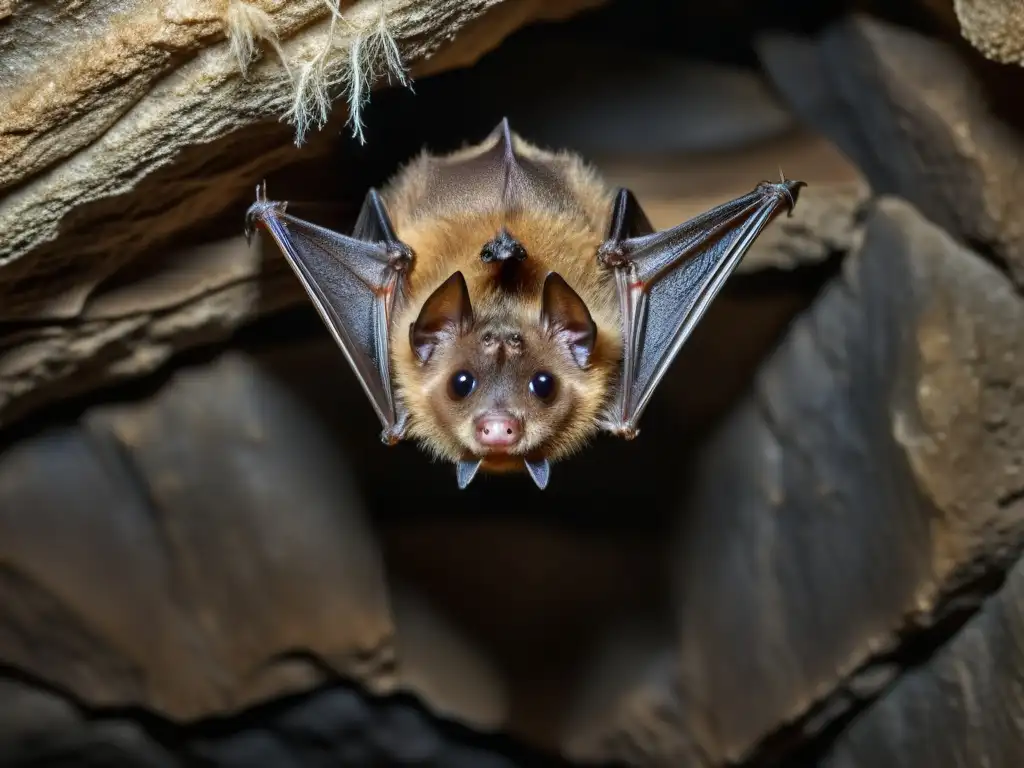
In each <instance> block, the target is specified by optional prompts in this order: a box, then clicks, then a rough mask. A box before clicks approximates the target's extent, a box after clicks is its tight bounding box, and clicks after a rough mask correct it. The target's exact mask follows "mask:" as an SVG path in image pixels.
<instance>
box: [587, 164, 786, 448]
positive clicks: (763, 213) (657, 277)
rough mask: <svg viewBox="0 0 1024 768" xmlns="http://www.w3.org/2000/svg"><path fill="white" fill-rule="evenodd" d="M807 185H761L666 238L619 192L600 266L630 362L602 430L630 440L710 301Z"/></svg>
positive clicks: (625, 364)
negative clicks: (608, 279)
mask: <svg viewBox="0 0 1024 768" xmlns="http://www.w3.org/2000/svg"><path fill="white" fill-rule="evenodd" d="M803 186H805V185H804V183H803V182H801V181H785V180H783V181H781V182H779V183H777V184H771V183H769V182H762V183H760V184H758V186H757V188H756V189H755V190H754V191H753V192H751V193H750V194H747V195H743V196H742V197H738V198H736V199H735V200H730V201H729V202H727V203H723V204H722V205H719V206H717V207H715V208H712V209H711V210H710V211H708V212H706V213H703V214H701V215H700V216H697V217H695V218H693V219H691V220H690V221H687V222H685V223H683V224H680V225H679V226H677V227H673V228H672V229H667V230H664V231H662V232H654V231H652V228H651V225H650V222H649V221H648V219H647V216H646V215H645V214H644V212H643V210H642V209H641V208H640V205H639V204H638V203H637V201H636V199H635V198H634V197H633V195H632V193H630V192H629V191H628V190H625V189H622V190H619V193H618V196H617V197H616V200H615V206H614V208H613V211H612V222H611V227H610V231H609V235H608V240H607V241H605V243H604V244H603V245H602V246H601V249H600V252H599V259H600V262H601V263H602V264H603V265H604V266H605V267H607V268H609V269H612V270H613V271H614V273H615V284H616V289H617V291H618V295H619V307H620V309H621V316H622V333H623V341H624V356H623V364H622V370H621V373H620V379H619V384H618V388H617V392H616V397H615V399H614V401H613V403H612V406H611V408H610V410H609V412H608V414H607V415H606V417H605V420H604V424H603V426H604V428H605V429H607V430H608V431H610V432H612V433H614V434H617V435H620V436H622V437H625V438H627V439H631V438H633V437H635V436H636V434H637V433H638V431H639V428H638V423H639V421H640V417H641V415H642V414H643V411H644V408H645V407H646V406H647V403H648V401H649V400H650V398H651V395H652V394H654V391H655V389H657V387H658V384H659V383H660V382H661V380H662V377H663V376H664V375H665V372H666V371H667V370H668V368H669V366H670V365H671V364H672V361H673V360H674V359H675V357H676V355H677V354H679V350H680V349H681V348H682V346H683V344H684V343H685V341H686V339H687V338H688V337H689V335H690V334H691V333H692V332H693V329H694V327H695V326H696V325H697V323H698V322H699V321H700V319H701V317H703V315H704V313H705V312H706V311H707V309H708V306H709V305H710V304H711V301H712V300H713V299H714V298H715V296H716V295H717V294H718V292H719V291H720V290H721V288H722V285H723V284H724V283H725V281H726V279H728V277H729V275H730V274H731V273H732V271H733V270H734V269H735V268H736V266H737V265H738V264H739V262H740V260H741V259H742V258H743V255H744V254H745V253H746V252H747V250H748V249H749V248H750V246H751V244H752V243H753V242H754V240H756V239H757V236H758V235H759V234H760V233H761V231H762V230H763V229H764V228H765V226H766V225H767V224H768V223H769V222H770V221H771V220H772V219H773V218H775V216H777V215H778V214H779V213H781V212H782V211H783V210H788V211H792V209H793V207H794V206H795V205H796V199H797V195H798V193H799V191H800V188H801V187H803Z"/></svg>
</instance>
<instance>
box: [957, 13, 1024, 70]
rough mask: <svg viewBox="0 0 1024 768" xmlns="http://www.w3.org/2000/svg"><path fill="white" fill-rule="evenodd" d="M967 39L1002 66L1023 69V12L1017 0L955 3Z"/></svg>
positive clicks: (958, 18) (961, 27)
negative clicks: (1018, 66) (1012, 65)
mask: <svg viewBox="0 0 1024 768" xmlns="http://www.w3.org/2000/svg"><path fill="white" fill-rule="evenodd" d="M953 8H954V9H955V11H956V17H957V20H958V21H959V22H960V29H961V31H962V33H963V36H964V38H965V39H967V40H968V41H969V42H970V43H971V45H973V46H974V47H975V48H977V49H978V50H979V51H981V52H982V53H983V54H984V55H985V56H987V57H988V58H990V59H992V60H993V61H998V62H1000V63H1003V64H1020V65H1024V8H1022V7H1021V5H1020V3H1016V2H1014V0H953Z"/></svg>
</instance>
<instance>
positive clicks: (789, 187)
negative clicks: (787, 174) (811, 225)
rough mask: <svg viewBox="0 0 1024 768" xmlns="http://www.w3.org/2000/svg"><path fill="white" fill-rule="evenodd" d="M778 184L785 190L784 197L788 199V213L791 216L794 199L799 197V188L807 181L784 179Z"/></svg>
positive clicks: (794, 206)
mask: <svg viewBox="0 0 1024 768" xmlns="http://www.w3.org/2000/svg"><path fill="white" fill-rule="evenodd" d="M779 186H780V187H781V188H782V190H783V191H784V192H785V194H786V199H787V200H789V215H790V216H792V215H793V209H794V208H796V201H797V199H798V198H799V197H800V190H801V189H803V188H804V187H806V186H807V183H806V182H803V181H797V180H796V179H786V180H784V181H782V182H781V183H780V184H779Z"/></svg>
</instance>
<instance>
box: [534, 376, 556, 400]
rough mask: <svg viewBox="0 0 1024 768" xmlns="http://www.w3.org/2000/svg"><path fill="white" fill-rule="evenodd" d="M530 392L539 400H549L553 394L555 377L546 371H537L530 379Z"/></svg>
mask: <svg viewBox="0 0 1024 768" xmlns="http://www.w3.org/2000/svg"><path fill="white" fill-rule="evenodd" d="M530 391H531V392H532V393H533V394H534V395H536V396H537V397H539V398H540V399H541V400H550V399H551V396H552V395H554V394H555V377H554V376H553V375H552V374H550V373H548V372H547V371H538V372H537V373H535V374H533V378H532V379H530Z"/></svg>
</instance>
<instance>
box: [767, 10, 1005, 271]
mask: <svg viewBox="0 0 1024 768" xmlns="http://www.w3.org/2000/svg"><path fill="white" fill-rule="evenodd" d="M759 51H760V54H761V59H762V61H763V62H764V65H765V68H766V70H767V71H768V73H769V75H770V76H771V77H772V79H773V81H774V82H775V83H776V85H777V86H778V88H779V90H780V91H781V92H782V93H783V95H784V96H785V97H786V98H787V100H788V101H789V103H790V104H791V105H792V107H793V109H794V110H795V111H796V112H797V114H798V115H800V117H801V118H802V119H803V120H805V121H806V122H807V123H808V124H810V125H812V126H814V127H815V128H816V129H817V130H819V131H821V132H822V133H823V134H824V135H825V136H827V137H828V138H830V139H831V140H832V141H834V142H835V143H836V145H837V146H838V147H839V148H840V149H841V150H842V151H843V153H844V154H845V155H846V156H847V157H849V158H850V159H851V160H852V161H853V162H854V164H856V166H857V167H858V168H859V169H860V170H861V172H862V173H863V174H864V175H865V177H866V178H867V181H868V183H869V184H870V185H871V188H872V190H873V191H875V192H877V193H882V194H895V195H899V196H900V197H903V198H904V199H906V200H909V201H910V202H912V203H913V204H914V205H915V206H916V207H917V208H918V209H919V210H920V211H921V212H922V213H924V214H925V215H926V216H927V217H928V218H929V219H931V220H932V221H934V222H935V223H936V224H938V225H940V226H942V227H944V228H945V229H946V230H947V231H948V232H950V233H952V234H954V235H955V236H957V237H959V238H960V239H961V240H962V241H963V242H965V243H969V244H972V245H974V246H975V247H976V248H979V249H982V250H983V251H984V252H985V253H986V254H988V255H990V256H991V258H993V259H994V260H995V261H996V262H997V263H999V264H1001V265H1002V266H1003V267H1004V268H1005V269H1007V270H1008V271H1009V272H1010V273H1011V274H1012V276H1013V278H1014V280H1015V282H1016V283H1017V284H1018V285H1022V284H1024V220H1022V218H1021V215H1020V212H1021V205H1020V201H1021V199H1022V198H1024V173H1022V169H1024V138H1022V133H1021V130H1020V123H1019V121H1018V122H1015V121H1014V120H1012V119H1011V117H1010V116H1009V115H1008V114H1007V110H1009V109H1011V108H1012V107H1013V106H1014V104H1013V100H1015V99H1016V96H1015V95H1013V92H1014V90H1015V91H1016V92H1017V93H1019V91H1020V85H1021V84H1024V79H1022V80H1021V81H1020V82H1019V83H1018V84H1017V88H1016V89H1013V90H1010V91H1009V92H1008V93H1005V94H1003V95H1004V96H1005V98H1003V99H998V98H997V96H998V94H995V93H992V92H991V89H989V88H988V87H986V86H987V85H988V81H986V80H982V79H981V78H980V77H979V76H978V75H977V74H976V73H975V72H974V71H973V70H972V68H971V67H970V66H968V62H966V61H965V60H964V59H963V57H962V56H961V55H960V54H959V53H958V52H957V51H956V50H955V48H954V47H953V46H952V45H950V44H949V43H945V42H942V41H941V40H938V39H934V38H930V37H927V36H925V35H924V34H922V33H920V32H917V31H913V30H910V29H907V28H903V27H898V26H895V25H892V24H889V23H886V22H883V21H879V20H877V19H872V18H870V17H866V16H852V17H850V18H847V19H845V20H843V21H840V22H836V23H834V24H833V25H832V26H830V27H829V28H828V29H826V30H825V31H824V32H822V33H821V34H820V35H819V36H817V37H813V38H801V37H796V36H792V35H788V34H786V35H783V34H772V35H765V36H764V37H763V38H762V40H761V42H760V44H759ZM1019 74H1020V75H1021V77H1022V78H1024V73H1019Z"/></svg>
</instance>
